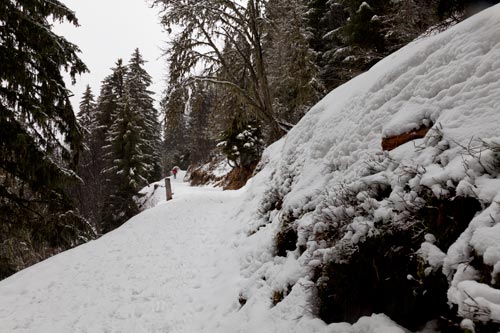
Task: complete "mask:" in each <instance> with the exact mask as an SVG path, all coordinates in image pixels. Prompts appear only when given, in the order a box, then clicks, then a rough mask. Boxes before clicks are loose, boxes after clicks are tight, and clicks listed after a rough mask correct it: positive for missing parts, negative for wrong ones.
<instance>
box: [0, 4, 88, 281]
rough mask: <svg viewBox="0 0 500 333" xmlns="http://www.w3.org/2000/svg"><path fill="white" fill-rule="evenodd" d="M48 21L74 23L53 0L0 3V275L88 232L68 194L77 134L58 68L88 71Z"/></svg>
mask: <svg viewBox="0 0 500 333" xmlns="http://www.w3.org/2000/svg"><path fill="white" fill-rule="evenodd" d="M51 20H57V21H68V22H70V23H72V24H74V25H76V26H77V25H78V21H77V19H76V17H75V15H74V13H73V12H72V11H71V10H70V9H68V8H67V7H66V6H65V5H64V4H62V3H61V2H59V1H57V0H53V1H49V2H48V1H44V0H18V1H13V0H4V1H1V2H0V64H1V65H0V278H2V277H4V276H6V275H9V274H10V273H12V272H14V271H16V270H18V269H21V268H24V267H26V266H27V265H29V264H32V263H34V262H36V261H39V260H40V259H43V258H45V257H47V256H49V255H51V254H53V253H57V252H58V251H60V250H62V249H66V248H68V247H70V246H73V245H75V244H78V243H79V242H80V241H81V240H82V239H86V238H87V239H88V237H90V236H91V233H90V230H89V229H88V226H87V224H86V223H85V221H84V220H83V219H82V218H81V217H80V216H79V215H78V212H77V211H76V210H75V209H74V205H73V203H72V202H71V200H70V199H69V197H68V195H67V187H68V185H69V184H70V183H71V182H73V181H75V180H76V179H77V177H76V175H75V172H74V170H75V167H76V165H77V162H78V155H79V151H80V148H81V140H82V133H81V130H80V128H79V126H78V124H77V120H76V117H75V115H74V113H73V110H72V107H71V103H70V101H69V91H68V90H67V88H66V86H65V83H64V80H63V77H62V74H61V69H66V70H67V71H68V72H69V74H70V76H71V77H72V79H73V80H74V78H75V76H76V74H80V73H83V72H85V71H86V70H87V69H86V67H85V65H84V64H83V62H82V61H81V60H80V59H79V58H78V55H77V53H78V52H79V50H78V48H77V46H75V45H74V44H71V43H70V42H68V41H67V40H66V39H64V38H63V37H61V36H58V35H56V34H55V33H54V32H53V31H52V24H51ZM12 249H15V251H13V250H12Z"/></svg>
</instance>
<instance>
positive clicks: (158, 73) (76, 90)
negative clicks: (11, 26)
mask: <svg viewBox="0 0 500 333" xmlns="http://www.w3.org/2000/svg"><path fill="white" fill-rule="evenodd" d="M62 2H63V3H64V4H65V5H66V6H68V7H69V8H70V9H71V10H73V11H75V12H76V16H77V17H78V21H79V23H80V27H74V26H72V25H70V24H67V23H66V24H63V25H56V26H55V31H56V33H58V34H61V35H63V36H65V37H66V39H68V40H69V41H70V42H72V43H74V44H76V45H78V46H79V47H80V49H81V51H82V53H81V54H80V57H81V59H82V60H83V61H84V62H85V64H86V65H87V67H88V68H89V69H90V73H86V74H84V75H82V76H80V77H77V83H76V84H75V85H70V83H69V82H68V88H69V89H70V90H71V91H72V92H73V94H74V97H72V99H71V102H72V104H73V108H74V110H75V112H77V111H78V104H79V102H80V99H81V96H82V93H83V91H84V89H85V86H86V85H87V84H89V85H90V86H91V88H92V91H93V92H94V95H95V96H96V98H97V96H98V95H99V90H100V83H101V81H102V80H103V79H104V77H105V76H107V75H108V74H110V72H111V71H110V68H111V67H114V64H115V62H116V60H117V59H118V58H123V61H124V62H125V63H127V62H128V60H129V59H130V56H131V54H132V52H133V51H134V49H135V48H136V47H138V48H139V50H140V51H141V53H142V55H143V57H144V59H145V60H147V61H148V63H146V65H145V67H146V70H147V71H148V73H149V74H150V75H151V76H152V77H153V86H152V87H151V90H152V91H154V92H155V93H156V95H155V99H156V100H157V101H158V100H159V99H160V96H161V92H162V90H163V88H164V86H165V83H164V81H165V80H164V78H165V76H166V60H165V57H162V50H161V49H162V48H163V49H164V48H165V47H166V43H165V40H167V34H166V33H165V32H163V30H162V27H161V25H160V23H159V17H158V10H157V9H156V8H150V6H149V5H148V2H147V0H62Z"/></svg>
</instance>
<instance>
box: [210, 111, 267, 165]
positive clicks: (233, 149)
mask: <svg viewBox="0 0 500 333" xmlns="http://www.w3.org/2000/svg"><path fill="white" fill-rule="evenodd" d="M217 146H218V147H219V148H220V149H221V150H222V152H223V153H224V154H225V155H226V157H227V159H228V160H229V161H230V162H232V164H233V167H245V166H248V165H251V164H252V163H256V162H257V161H259V159H260V156H261V155H262V151H263V150H264V140H263V136H262V132H261V130H260V126H259V125H258V124H257V123H256V122H253V121H249V122H241V121H238V120H237V119H235V120H234V121H233V123H232V126H231V128H229V129H227V130H225V131H224V132H223V133H222V135H221V138H220V142H219V143H218V144H217Z"/></svg>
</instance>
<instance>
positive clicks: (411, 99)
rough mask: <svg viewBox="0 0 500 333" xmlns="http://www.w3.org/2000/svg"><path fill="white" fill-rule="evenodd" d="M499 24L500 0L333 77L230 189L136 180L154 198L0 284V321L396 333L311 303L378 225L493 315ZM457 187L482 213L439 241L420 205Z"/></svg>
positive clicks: (498, 202)
mask: <svg viewBox="0 0 500 333" xmlns="http://www.w3.org/2000/svg"><path fill="white" fill-rule="evenodd" d="M498 31H500V7H499V6H496V7H494V8H491V9H489V10H487V11H484V12H482V13H480V14H479V15H477V16H475V17H473V18H471V19H469V20H467V21H465V22H463V23H461V24H458V25H456V26H455V27H453V28H451V29H450V30H448V31H446V32H444V33H442V34H439V35H436V36H433V37H429V38H424V39H421V40H418V41H416V42H414V43H413V44H411V45H409V46H407V47H405V48H403V49H401V50H400V51H398V52H396V53H395V54H393V55H392V56H390V57H388V58H387V59H385V60H383V61H381V62H380V63H378V64H377V65H376V66H375V67H374V68H373V69H372V70H370V71H369V72H367V73H365V74H363V75H360V76H359V77H357V78H355V79H354V80H352V81H350V82H348V83H347V84H345V85H343V86H341V87H339V88H338V89H336V90H334V91H333V92H332V93H330V94H329V95H328V96H326V97H325V98H324V99H323V100H322V101H321V102H320V103H318V104H317V105H316V106H315V107H314V108H313V109H312V110H311V111H310V112H309V113H308V114H307V115H306V117H305V118H304V119H303V120H302V121H301V122H300V123H299V124H298V125H297V126H296V127H295V128H294V129H293V130H292V131H291V132H290V133H289V134H288V135H287V136H286V137H285V138H283V139H282V140H280V141H279V142H277V143H275V144H274V145H272V146H271V147H269V148H268V149H267V150H266V152H265V154H264V159H263V163H262V165H261V171H260V172H259V173H258V174H257V176H255V177H254V178H253V179H252V180H251V181H250V182H249V184H248V185H247V186H246V187H245V188H244V189H242V190H240V191H227V192H222V191H219V190H215V189H212V188H207V187H200V188H190V187H188V186H187V185H185V184H183V183H181V182H180V178H181V177H179V179H178V181H177V182H174V183H173V192H174V200H172V201H169V202H163V199H162V198H163V196H164V192H162V188H161V187H158V188H157V191H154V190H153V189H154V187H151V188H148V189H144V193H146V194H147V196H149V197H150V198H149V199H148V200H147V202H145V206H146V207H153V206H154V207H153V208H151V209H148V210H146V211H145V212H143V213H141V214H139V215H138V216H136V217H134V218H133V219H131V220H130V221H129V222H127V223H126V224H125V225H124V226H123V227H121V228H119V229H117V230H115V231H114V232H111V233H109V234H107V235H105V236H103V237H102V238H101V239H99V240H96V241H93V242H91V243H88V244H85V245H83V246H80V247H78V248H75V249H73V250H70V251H67V252H65V253H62V254H60V255H57V256H55V257H53V258H51V259H49V260H46V261H44V262H42V263H39V264H37V265H35V266H33V267H31V268H29V269H26V270H24V271H22V272H20V273H18V274H15V275H13V276H11V277H10V278H8V279H6V280H4V281H1V282H0V332H186V333H187V332H228V333H229V332H231V333H233V332H259V333H260V332H270V333H271V332H331V333H404V332H407V331H406V330H404V329H403V328H401V327H400V326H398V325H397V324H395V323H394V322H393V321H391V319H389V318H388V317H387V316H385V315H384V314H373V315H372V314H370V313H368V316H366V317H363V318H361V319H359V320H358V321H357V322H356V323H354V324H348V323H333V324H329V325H327V324H326V323H325V322H323V321H322V320H320V319H318V318H317V316H316V315H317V314H318V313H321V309H318V306H317V305H318V300H321V297H322V296H321V290H323V291H324V290H327V291H328V289H327V288H325V287H324V285H328V283H330V282H331V281H335V274H334V273H333V274H331V276H330V277H328V276H326V275H325V274H326V273H328V272H329V271H328V268H329V267H333V266H332V265H341V264H342V263H345V262H349V259H350V258H351V257H352V256H355V255H356V253H357V251H358V252H359V251H361V250H362V248H363V244H364V243H365V242H366V240H367V239H370V238H377V237H379V238H380V237H383V236H384V235H386V234H387V231H388V230H397V231H398V232H399V233H400V234H401V235H404V233H402V230H403V231H404V230H408V232H415V238H414V239H416V240H417V241H418V244H417V245H418V246H417V249H416V250H415V253H411V254H412V255H411V256H409V257H412V258H413V257H414V255H416V256H418V257H419V258H420V259H419V260H422V265H423V267H422V271H421V272H420V273H421V276H417V275H416V274H414V276H408V280H409V281H415V283H416V284H417V285H418V283H425V281H426V280H425V279H426V277H427V276H438V275H441V276H444V279H445V280H446V281H447V282H446V283H447V288H446V290H444V291H443V293H444V294H445V295H444V297H447V299H448V301H449V302H450V304H452V305H456V309H455V310H454V311H455V312H457V313H458V315H459V316H460V317H462V318H469V319H471V320H474V321H476V322H481V321H488V320H497V321H498V320H500V311H499V309H500V297H499V293H500V291H499V290H498V289H497V287H498V282H497V278H498V273H499V272H500V264H499V262H500V255H499V253H500V229H499V227H498V226H499V225H500V224H498V222H500V194H499V193H500V179H499V173H500V152H499V151H496V149H498V144H499V142H500V111H499V110H500V34H499V33H498ZM430 124H433V125H432V127H433V129H431V131H429V133H428V134H427V136H426V137H425V138H423V139H418V140H415V141H413V142H409V143H406V144H404V145H402V146H400V147H398V148H396V149H395V150H393V151H391V152H383V151H382V149H381V146H380V144H381V139H382V138H383V137H384V136H392V135H395V134H400V133H403V132H405V131H408V130H411V129H416V128H418V127H420V126H421V125H430ZM158 185H162V183H159V184H158ZM463 197H466V198H470V200H472V202H473V203H475V204H477V205H478V208H477V213H476V214H475V215H474V212H475V210H474V211H473V212H472V213H473V214H472V215H473V216H471V218H470V219H469V220H470V221H469V220H468V221H467V223H466V224H465V225H463V226H461V227H462V229H463V230H460V233H459V234H457V235H456V237H455V236H454V238H453V239H451V241H448V242H446V246H445V247H444V246H443V244H445V243H444V242H442V237H443V236H442V235H441V234H439V233H437V232H435V234H434V235H431V234H430V233H431V232H430V231H432V230H430V229H431V228H430V227H431V226H430V225H426V224H425V223H424V222H423V221H421V220H419V215H418V214H419V213H421V212H422V210H424V211H425V209H429V207H430V208H436V209H438V210H439V209H441V208H439V207H441V206H442V207H446V203H448V202H458V203H460V202H462V201H460V200H459V199H457V198H463ZM436 202H437V203H438V204H439V205H441V206H439V207H437V206H436V207H432V206H433V204H434V203H436ZM464 202H468V201H464ZM471 205H472V204H471ZM472 206H474V205H472ZM452 208H457V209H458V208H459V207H458V206H456V205H455V206H452ZM443 209H444V208H443ZM448 213H449V214H452V213H450V212H448ZM428 215H429V216H431V215H432V214H431V213H428ZM437 215H439V214H437ZM452 215H453V214H452ZM432 216H433V215H432ZM472 217H473V218H472ZM457 219H459V217H458V216H457ZM438 222H439V223H441V222H444V223H445V224H446V223H451V222H452V221H449V220H447V219H446V218H445V219H438ZM432 227H435V229H436V230H440V229H439V228H440V226H439V225H433V226H432ZM405 228H407V229H405ZM418 228H421V229H418ZM457 228H458V227H456V228H455V229H457ZM457 230H458V229H457ZM457 230H454V232H456V231H457ZM425 233H428V234H427V235H425ZM288 235H291V236H292V237H291V238H289V237H288ZM398 235H399V234H398ZM285 236H286V237H285ZM294 237H295V238H294ZM280 239H282V240H284V241H281V244H280V242H278V241H277V240H280ZM280 246H282V247H283V249H282V248H280ZM402 247H403V246H401V247H399V246H398V247H397V248H398V249H399V248H402ZM410 250H411V249H410ZM280 252H281V253H280ZM374 252H376V251H374ZM276 254H280V255H278V256H276ZM412 260H413V259H412ZM371 266H372V265H370V267H371ZM370 267H366V269H367V270H368V269H371V268H370ZM401 270H402V273H403V274H406V273H405V272H404V270H403V268H401ZM330 273H331V272H330ZM363 274H365V271H363V270H360V271H359V272H358V274H357V275H360V276H362V275H363ZM318 277H319V278H318ZM328 278H330V282H329V281H328ZM352 279H353V280H355V279H356V277H355V276H352ZM405 279H406V275H405ZM381 280H383V279H381ZM318 291H319V292H318ZM417 291H418V290H416V292H417ZM421 291H422V290H420V292H421ZM424 291H425V290H424ZM326 296H327V297H328V296H329V295H326ZM323 310H324V309H323ZM323 315H325V313H323ZM326 315H327V317H328V313H327V314H326ZM356 320H357V319H356ZM356 320H353V321H356ZM462 324H463V325H464V327H470V325H473V324H472V322H471V321H467V320H465V321H464V322H463V323H462ZM426 332H429V329H428V330H427V331H426Z"/></svg>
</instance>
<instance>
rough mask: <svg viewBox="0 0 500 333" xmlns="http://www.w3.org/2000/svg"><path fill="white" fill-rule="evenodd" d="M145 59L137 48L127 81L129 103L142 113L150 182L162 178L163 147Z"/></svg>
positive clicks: (146, 176)
mask: <svg viewBox="0 0 500 333" xmlns="http://www.w3.org/2000/svg"><path fill="white" fill-rule="evenodd" d="M144 64H145V61H144V59H143V58H142V55H141V54H140V52H139V49H135V51H134V53H133V54H132V58H131V59H130V62H129V64H128V73H127V76H126V83H127V85H128V87H129V103H130V105H131V107H132V108H133V109H135V110H137V112H138V113H139V115H141V117H142V118H143V123H142V124H140V126H141V127H142V128H143V130H142V132H141V140H142V143H141V144H142V151H143V155H144V160H143V162H144V163H145V164H146V166H147V173H146V174H145V175H144V178H145V179H146V180H147V181H148V183H151V182H154V181H157V180H159V179H160V178H161V173H162V172H161V165H160V159H161V157H160V149H161V128H160V123H159V121H158V111H157V110H156V109H155V107H154V105H153V104H154V99H153V97H152V95H153V94H154V93H153V92H152V91H150V90H148V89H149V86H150V85H151V83H152V80H151V75H149V74H148V73H147V72H146V70H145V69H144V67H143V66H144Z"/></svg>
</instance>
